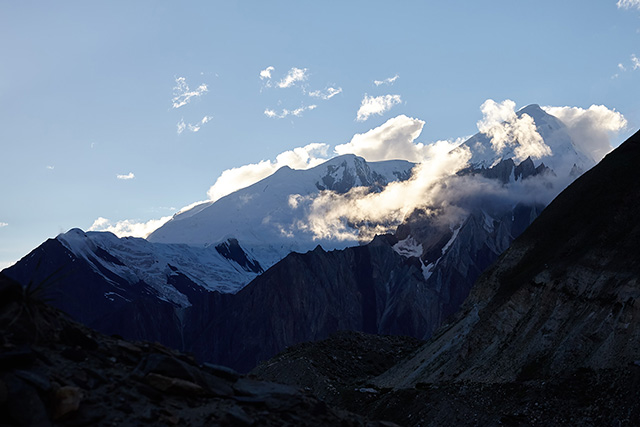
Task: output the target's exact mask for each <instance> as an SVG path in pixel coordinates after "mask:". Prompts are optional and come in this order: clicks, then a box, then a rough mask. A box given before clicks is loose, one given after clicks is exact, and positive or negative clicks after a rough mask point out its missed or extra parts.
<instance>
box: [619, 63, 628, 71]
mask: <svg viewBox="0 0 640 427" xmlns="http://www.w3.org/2000/svg"><path fill="white" fill-rule="evenodd" d="M618 69H619V70H620V71H627V67H625V66H624V65H623V64H622V63H619V64H618Z"/></svg>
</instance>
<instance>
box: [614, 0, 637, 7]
mask: <svg viewBox="0 0 640 427" xmlns="http://www.w3.org/2000/svg"><path fill="white" fill-rule="evenodd" d="M617 5H618V8H622V9H631V8H634V7H635V8H636V9H640V0H618V3H617Z"/></svg>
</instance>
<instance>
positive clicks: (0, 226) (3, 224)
mask: <svg viewBox="0 0 640 427" xmlns="http://www.w3.org/2000/svg"><path fill="white" fill-rule="evenodd" d="M8 225H9V223H8V222H0V228H2V227H7V226H8Z"/></svg>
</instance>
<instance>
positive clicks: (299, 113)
mask: <svg viewBox="0 0 640 427" xmlns="http://www.w3.org/2000/svg"><path fill="white" fill-rule="evenodd" d="M316 108H317V105H307V106H302V107H300V108H296V109H295V110H288V109H286V108H283V109H282V111H281V112H280V113H277V112H276V111H275V110H272V109H270V108H266V109H265V110H264V115H265V116H267V117H269V118H272V119H284V118H285V117H287V116H295V117H300V116H302V113H303V112H305V111H310V110H315V109H316Z"/></svg>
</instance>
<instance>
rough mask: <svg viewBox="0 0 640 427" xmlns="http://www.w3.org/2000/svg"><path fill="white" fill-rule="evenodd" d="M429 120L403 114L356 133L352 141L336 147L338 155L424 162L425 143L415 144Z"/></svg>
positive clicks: (373, 160)
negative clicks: (350, 154)
mask: <svg viewBox="0 0 640 427" xmlns="http://www.w3.org/2000/svg"><path fill="white" fill-rule="evenodd" d="M424 124H425V122H423V121H422V120H418V119H414V118H410V117H407V116H405V115H400V116H397V117H394V118H392V119H389V120H387V121H386V122H385V123H383V124H382V125H380V126H378V127H377V128H375V129H371V130H370V131H368V132H365V133H361V134H355V135H354V136H353V138H351V141H350V142H348V143H346V144H342V145H338V146H336V148H335V151H336V153H338V154H347V153H352V154H355V155H358V156H361V157H364V158H365V159H367V160H368V161H372V162H376V161H380V160H391V159H406V160H409V161H412V162H420V161H422V160H423V159H424V157H425V151H426V147H425V146H424V144H421V143H415V142H414V141H415V139H416V138H417V137H418V136H419V135H420V133H421V132H422V128H423V127H424Z"/></svg>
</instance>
